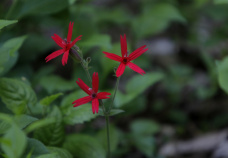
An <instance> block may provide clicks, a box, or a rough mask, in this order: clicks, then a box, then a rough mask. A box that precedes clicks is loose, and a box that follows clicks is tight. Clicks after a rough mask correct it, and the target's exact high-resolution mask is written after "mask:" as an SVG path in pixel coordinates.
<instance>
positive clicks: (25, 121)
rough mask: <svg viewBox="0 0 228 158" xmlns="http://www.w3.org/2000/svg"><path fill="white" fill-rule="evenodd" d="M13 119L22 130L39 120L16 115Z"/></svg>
mask: <svg viewBox="0 0 228 158" xmlns="http://www.w3.org/2000/svg"><path fill="white" fill-rule="evenodd" d="M13 119H14V121H15V123H16V124H17V125H18V127H19V128H20V129H24V128H25V127H27V126H28V125H30V124H31V123H33V122H34V121H37V120H38V119H37V118H35V117H32V116H29V115H16V116H14V118H13Z"/></svg>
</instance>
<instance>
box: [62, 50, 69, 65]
mask: <svg viewBox="0 0 228 158" xmlns="http://www.w3.org/2000/svg"><path fill="white" fill-rule="evenodd" d="M68 56H69V50H67V51H66V52H65V53H64V54H63V58H62V64H63V66H64V65H65V64H67V60H68Z"/></svg>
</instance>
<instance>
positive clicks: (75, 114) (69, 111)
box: [61, 90, 97, 125]
mask: <svg viewBox="0 0 228 158" xmlns="http://www.w3.org/2000/svg"><path fill="white" fill-rule="evenodd" d="M86 95H87V94H86V93H84V92H83V91H82V90H80V91H76V92H74V93H71V94H70V95H68V96H67V97H65V98H64V99H63V101H62V103H61V111H62V113H63V115H64V118H63V119H64V122H65V123H66V124H69V125H73V124H76V123H83V122H85V121H90V120H91V119H93V118H95V117H96V116H97V114H93V112H92V105H91V103H88V104H83V105H81V106H79V107H73V104H72V102H73V101H75V100H76V99H79V98H81V97H84V96H86Z"/></svg>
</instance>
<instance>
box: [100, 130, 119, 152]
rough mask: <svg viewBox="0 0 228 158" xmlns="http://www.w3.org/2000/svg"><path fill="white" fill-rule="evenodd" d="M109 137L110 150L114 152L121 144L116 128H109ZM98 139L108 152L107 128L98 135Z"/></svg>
mask: <svg viewBox="0 0 228 158" xmlns="http://www.w3.org/2000/svg"><path fill="white" fill-rule="evenodd" d="M109 135H110V150H111V152H114V151H115V150H116V148H117V146H118V144H119V141H120V139H119V138H120V134H119V131H118V130H117V129H116V128H115V127H114V126H109ZM96 138H97V139H98V141H99V142H100V143H101V144H102V146H103V148H104V149H105V151H107V132H106V128H104V129H102V130H100V131H99V132H98V133H97V136H96Z"/></svg>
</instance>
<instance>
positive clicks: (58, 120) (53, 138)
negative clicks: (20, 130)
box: [34, 106, 65, 146]
mask: <svg viewBox="0 0 228 158" xmlns="http://www.w3.org/2000/svg"><path fill="white" fill-rule="evenodd" d="M47 118H52V119H54V120H55V122H53V123H52V124H49V125H48V126H45V127H42V128H39V129H37V130H36V131H35V132H34V137H35V138H36V139H38V140H40V141H42V142H43V143H44V144H45V145H47V146H58V145H60V144H62V142H63V140H64V136H65V130H64V126H63V122H62V121H63V120H62V114H61V111H60V110H59V108H58V107H57V106H54V107H53V109H52V111H51V113H50V114H49V115H48V117H47Z"/></svg>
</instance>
